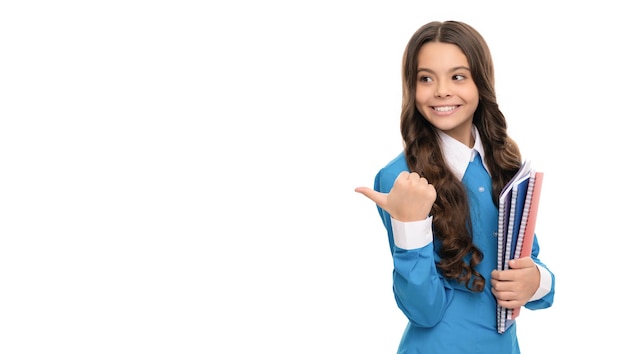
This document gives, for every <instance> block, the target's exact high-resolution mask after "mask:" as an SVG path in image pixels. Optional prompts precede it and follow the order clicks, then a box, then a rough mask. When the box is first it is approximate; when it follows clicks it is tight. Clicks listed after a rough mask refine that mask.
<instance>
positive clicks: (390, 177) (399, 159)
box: [375, 152, 409, 193]
mask: <svg viewBox="0 0 626 354" xmlns="http://www.w3.org/2000/svg"><path fill="white" fill-rule="evenodd" d="M403 171H409V167H408V165H407V164H406V158H405V157H404V152H401V153H400V154H398V155H397V156H396V157H395V158H394V159H393V160H391V161H389V163H387V165H385V167H383V168H381V169H380V171H378V174H377V175H376V183H375V189H376V190H377V191H379V192H382V193H388V192H389V191H390V190H391V187H393V183H394V182H395V181H396V178H397V177H398V175H399V174H400V172H403Z"/></svg>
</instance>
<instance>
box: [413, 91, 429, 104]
mask: <svg viewBox="0 0 626 354" xmlns="http://www.w3.org/2000/svg"><path fill="white" fill-rule="evenodd" d="M429 97H430V95H429V93H428V92H427V90H424V89H422V90H416V91H415V103H416V104H417V105H418V106H421V105H425V104H427V103H428V100H429Z"/></svg>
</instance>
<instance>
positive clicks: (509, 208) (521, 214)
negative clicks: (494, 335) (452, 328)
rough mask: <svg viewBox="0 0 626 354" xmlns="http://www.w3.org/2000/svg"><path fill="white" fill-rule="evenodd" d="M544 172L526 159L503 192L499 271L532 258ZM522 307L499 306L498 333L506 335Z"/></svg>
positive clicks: (500, 199)
mask: <svg viewBox="0 0 626 354" xmlns="http://www.w3.org/2000/svg"><path fill="white" fill-rule="evenodd" d="M542 182H543V172H537V171H535V170H534V169H533V168H532V167H531V165H530V161H528V160H525V161H524V162H522V166H521V167H520V169H519V171H518V172H517V174H515V176H514V177H513V178H512V179H511V181H509V183H507V185H506V186H505V187H504V189H503V190H502V193H500V198H499V206H498V208H499V209H498V265H497V267H498V270H507V269H509V260H511V259H516V258H523V257H528V256H530V254H531V251H532V246H533V240H534V237H535V224H536V220H537V210H538V207H539V196H540V194H541V184H542ZM519 312H520V308H519V307H518V308H515V309H507V308H504V307H502V306H500V305H497V310H496V314H497V327H498V333H504V332H505V331H506V330H507V329H508V328H509V327H510V326H511V325H512V324H513V323H514V321H515V318H516V317H517V316H518V315H519Z"/></svg>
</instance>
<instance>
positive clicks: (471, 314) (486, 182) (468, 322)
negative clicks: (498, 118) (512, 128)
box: [374, 128, 554, 354]
mask: <svg viewBox="0 0 626 354" xmlns="http://www.w3.org/2000/svg"><path fill="white" fill-rule="evenodd" d="M474 135H475V138H476V139H475V140H476V145H475V147H474V149H469V148H467V147H466V146H464V145H462V144H461V143H459V142H456V140H453V139H452V138H450V137H449V136H447V135H445V134H443V133H440V136H441V138H442V140H443V141H444V143H443V145H442V147H443V149H444V153H447V154H448V156H447V158H448V164H449V165H452V169H453V171H454V170H455V168H456V175H457V176H458V177H459V178H460V179H461V181H462V182H463V184H464V185H465V187H466V191H467V194H468V200H469V204H470V213H471V218H472V232H473V237H474V243H475V244H476V246H477V247H478V248H479V249H480V250H481V251H482V252H483V254H484V258H483V261H482V262H481V263H480V264H479V265H478V267H477V270H478V271H479V272H480V273H481V274H482V275H483V277H484V278H485V281H486V283H485V288H484V290H483V291H482V292H479V293H476V292H471V291H469V290H468V289H467V288H466V287H465V285H464V284H460V283H458V282H456V281H453V280H449V279H446V278H444V277H443V276H442V275H441V274H440V273H439V271H438V270H437V267H436V263H437V262H438V260H439V257H438V255H437V252H436V250H437V248H438V247H439V241H438V240H436V238H434V237H433V235H432V217H429V218H428V219H427V220H424V221H417V222H410V223H402V222H398V221H397V220H392V219H391V217H390V215H389V214H388V213H387V212H386V211H384V210H383V209H381V208H380V207H378V211H379V214H380V216H381V218H382V221H383V224H384V225H385V228H386V229H387V234H388V238H389V246H390V250H391V254H392V257H393V265H394V268H393V293H394V296H395V299H396V303H397V305H398V307H399V308H400V309H401V310H402V312H403V313H404V314H405V315H406V317H407V319H408V324H407V326H406V329H405V332H404V334H403V336H402V339H401V341H400V345H399V347H398V353H403V354H404V353H412V354H413V353H428V354H437V353H444V354H449V353H455V354H459V353H497V354H508V353H512V354H516V353H520V348H519V344H518V341H517V334H516V325H515V324H513V325H512V326H511V327H510V328H509V329H508V330H507V331H506V332H505V333H503V334H499V333H498V331H497V328H496V300H495V297H494V296H493V294H492V293H491V277H490V274H491V271H492V270H494V269H496V267H497V264H496V262H497V259H496V258H497V237H496V235H497V228H498V209H497V206H496V205H495V204H494V203H493V200H492V194H491V177H490V175H489V173H488V171H487V170H486V167H485V166H484V164H483V162H482V159H481V153H483V152H484V151H483V147H482V143H481V141H480V136H479V134H478V131H477V130H476V129H475V128H474ZM451 139H452V140H451ZM464 149H465V150H464ZM455 154H456V156H455ZM459 154H460V155H459ZM461 155H462V156H464V157H462V158H461V159H459V156H461ZM450 156H452V157H450ZM464 158H466V159H468V160H471V162H470V163H469V164H468V165H467V167H466V169H465V171H461V168H460V167H459V166H460V165H459V161H464V160H463V159H464ZM402 171H409V169H408V166H407V164H406V160H405V157H404V154H403V153H401V154H400V155H398V156H397V157H396V158H395V159H393V160H392V161H391V162H390V163H389V164H387V165H386V166H385V167H384V168H382V169H381V170H380V171H379V173H378V174H377V175H376V179H375V185H374V189H375V190H377V191H379V192H383V193H388V192H389V190H391V187H392V186H393V183H394V182H395V179H396V177H397V176H398V174H400V172H402ZM538 253H539V245H538V244H537V242H536V239H535V244H534V246H533V250H532V258H533V260H534V261H535V263H536V264H537V265H538V268H539V269H540V272H541V286H540V289H539V290H538V291H537V293H536V294H535V296H534V297H533V298H532V299H531V301H530V302H528V303H527V304H526V307H527V308H530V309H540V308H547V307H550V306H551V305H552V301H553V297H554V275H553V274H552V273H551V272H550V271H549V270H548V269H547V268H546V267H545V265H544V264H543V263H541V262H540V261H539V259H538V258H537V256H538Z"/></svg>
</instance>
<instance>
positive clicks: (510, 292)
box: [491, 257, 541, 308]
mask: <svg viewBox="0 0 626 354" xmlns="http://www.w3.org/2000/svg"><path fill="white" fill-rule="evenodd" d="M509 268H510V269H508V270H499V271H498V270H494V271H492V272H491V293H492V294H493V295H494V296H495V297H496V300H497V301H498V305H500V306H502V307H505V308H515V307H520V306H524V305H526V303H527V302H528V300H530V298H531V297H533V295H534V294H535V292H536V291H537V289H538V288H539V281H540V277H541V275H540V273H539V269H537V265H536V264H535V262H533V260H532V259H531V258H530V257H524V258H519V259H513V260H510V261H509Z"/></svg>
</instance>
